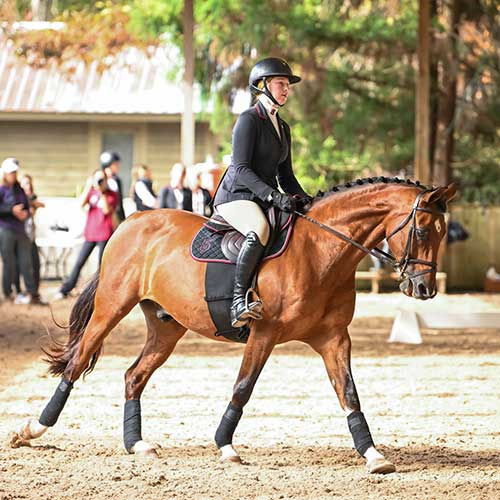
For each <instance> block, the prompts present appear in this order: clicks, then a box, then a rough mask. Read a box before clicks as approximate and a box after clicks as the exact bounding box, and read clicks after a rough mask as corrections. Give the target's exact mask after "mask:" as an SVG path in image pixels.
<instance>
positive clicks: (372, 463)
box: [366, 457, 396, 474]
mask: <svg viewBox="0 0 500 500" xmlns="http://www.w3.org/2000/svg"><path fill="white" fill-rule="evenodd" d="M366 471H367V472H368V474H391V473H392V472H396V466H395V465H394V464H393V463H391V462H389V460H387V459H386V458H384V457H382V458H374V459H373V460H368V462H367V463H366Z"/></svg>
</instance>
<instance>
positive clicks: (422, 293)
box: [418, 283, 429, 297]
mask: <svg viewBox="0 0 500 500" xmlns="http://www.w3.org/2000/svg"><path fill="white" fill-rule="evenodd" d="M418 294H419V295H420V296H421V297H427V296H428V295H429V294H428V293H427V287H426V286H425V285H424V284H423V283H420V284H419V285H418Z"/></svg>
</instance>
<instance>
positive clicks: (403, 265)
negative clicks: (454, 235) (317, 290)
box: [294, 188, 440, 281]
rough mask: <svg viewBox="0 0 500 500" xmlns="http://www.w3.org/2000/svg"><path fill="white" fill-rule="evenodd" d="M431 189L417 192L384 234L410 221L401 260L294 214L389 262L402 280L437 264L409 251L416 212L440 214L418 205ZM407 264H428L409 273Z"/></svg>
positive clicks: (422, 273)
mask: <svg viewBox="0 0 500 500" xmlns="http://www.w3.org/2000/svg"><path fill="white" fill-rule="evenodd" d="M432 191H435V188H432V189H425V190H423V191H421V192H420V193H418V195H417V197H416V198H415V201H414V203H413V207H412V209H411V212H410V213H409V214H408V215H407V216H406V217H405V218H404V219H403V220H402V221H401V222H400V223H399V224H398V226H397V227H396V229H394V231H392V232H391V234H389V236H386V239H387V240H389V238H392V237H393V236H394V235H395V234H396V233H398V232H399V231H401V230H402V229H403V228H404V227H405V226H406V225H407V224H408V223H409V222H410V221H411V226H410V230H409V232H408V239H407V240H406V245H405V251H404V253H403V256H402V257H401V260H399V261H398V260H397V259H396V258H394V257H393V256H392V255H390V254H388V253H387V252H384V251H383V250H380V248H373V249H370V248H368V247H366V246H364V245H363V244H361V243H359V241H356V240H354V239H352V238H350V237H349V236H347V235H345V234H344V233H341V232H340V231H337V230H336V229H334V228H333V227H330V226H327V225H326V224H323V223H322V222H319V221H317V220H314V219H311V217H308V216H307V215H304V214H303V213H301V212H299V211H297V210H295V212H294V213H295V215H298V216H299V217H302V218H303V219H305V220H307V221H308V222H310V223H312V224H315V225H316V226H318V227H320V228H321V229H324V230H325V231H327V232H329V233H331V234H333V235H335V236H337V238H340V239H341V240H343V241H345V242H346V243H350V244H351V245H353V246H355V247H356V248H358V249H359V250H361V251H362V252H364V253H366V254H367V255H372V256H373V257H375V258H377V259H378V260H380V261H382V262H385V263H387V264H390V265H391V266H392V268H393V269H394V270H395V271H397V272H398V273H399V277H400V280H402V281H404V280H407V279H412V278H416V277H417V276H422V275H424V274H427V273H431V272H433V271H435V270H436V267H437V264H436V262H433V261H427V260H422V259H414V258H412V257H411V251H412V247H413V239H414V236H415V232H416V230H417V229H418V228H417V212H419V211H420V212H427V213H429V214H435V215H440V212H435V211H434V210H429V209H428V208H422V207H420V206H419V204H420V200H421V199H422V196H423V195H424V194H426V193H430V192H432ZM409 264H422V265H424V266H429V269H425V270H423V271H419V272H415V273H409V272H407V271H406V269H407V267H408V265H409Z"/></svg>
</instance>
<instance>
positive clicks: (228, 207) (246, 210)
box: [215, 200, 269, 245]
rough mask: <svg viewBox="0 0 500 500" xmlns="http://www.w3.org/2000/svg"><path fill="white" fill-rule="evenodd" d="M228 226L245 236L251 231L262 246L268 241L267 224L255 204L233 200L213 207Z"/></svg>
mask: <svg viewBox="0 0 500 500" xmlns="http://www.w3.org/2000/svg"><path fill="white" fill-rule="evenodd" d="M215 210H216V211H217V213H219V214H220V215H222V217H224V219H226V221H227V222H229V224H231V225H232V226H233V227H234V228H235V229H236V230H237V231H239V232H240V233H242V234H244V235H245V236H246V235H247V234H248V233H250V232H251V231H253V232H254V233H255V234H256V235H257V236H258V237H259V240H260V242H261V244H262V245H267V242H268V240H269V224H268V223H267V219H266V216H265V215H264V212H263V211H262V209H261V208H260V207H259V205H257V203H255V202H253V201H250V200H235V201H230V202H229V203H223V204H222V205H217V207H215Z"/></svg>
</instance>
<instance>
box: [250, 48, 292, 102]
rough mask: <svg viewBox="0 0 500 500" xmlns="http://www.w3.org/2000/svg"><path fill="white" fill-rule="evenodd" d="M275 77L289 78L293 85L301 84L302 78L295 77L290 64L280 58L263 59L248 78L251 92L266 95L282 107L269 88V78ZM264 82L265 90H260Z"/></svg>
mask: <svg viewBox="0 0 500 500" xmlns="http://www.w3.org/2000/svg"><path fill="white" fill-rule="evenodd" d="M274 76H284V77H286V78H288V81H289V82H290V83H291V84H293V83H298V82H300V80H301V78H300V76H297V75H294V74H293V73H292V70H291V68H290V66H289V65H288V63H287V62H286V61H285V60H284V59H280V58H279V57H267V58H266V59H262V60H261V61H259V62H258V63H257V64H256V65H255V66H254V67H253V68H252V71H250V77H249V78H248V84H249V87H250V90H251V91H252V92H253V93H255V94H264V95H266V96H267V97H269V99H271V101H273V102H274V104H276V105H278V106H281V104H279V103H278V102H277V101H276V99H275V98H274V97H273V95H272V94H271V92H269V89H268V88H267V82H266V79H267V78H272V77H274ZM261 80H262V81H263V82H264V89H259V87H258V86H257V85H258V83H259V82H260V81H261Z"/></svg>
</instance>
